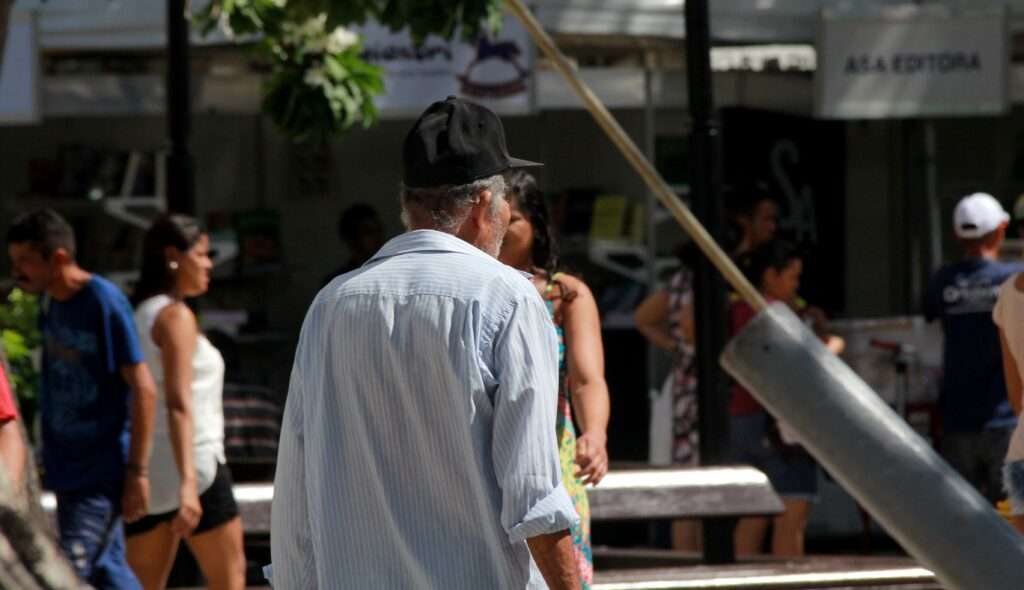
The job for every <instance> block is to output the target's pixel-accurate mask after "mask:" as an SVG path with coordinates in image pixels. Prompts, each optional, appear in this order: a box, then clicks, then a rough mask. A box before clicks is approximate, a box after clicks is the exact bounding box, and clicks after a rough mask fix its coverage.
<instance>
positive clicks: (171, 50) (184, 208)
mask: <svg viewBox="0 0 1024 590" xmlns="http://www.w3.org/2000/svg"><path fill="white" fill-rule="evenodd" d="M185 4H186V0H167V139H168V144H169V145H168V154H167V209H168V210H169V211H174V212H175V213H184V214H186V215H195V213H196V198H195V177H194V166H193V161H192V154H191V153H190V152H189V146H188V141H189V131H190V130H191V124H192V121H191V118H192V104H191V92H190V90H189V78H190V76H191V65H190V60H189V24H188V19H187V17H186V14H185Z"/></svg>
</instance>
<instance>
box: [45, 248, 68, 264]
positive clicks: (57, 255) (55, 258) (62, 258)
mask: <svg viewBox="0 0 1024 590" xmlns="http://www.w3.org/2000/svg"><path fill="white" fill-rule="evenodd" d="M50 262H52V263H54V264H56V265H59V266H64V265H66V264H71V263H72V262H74V259H73V258H72V257H71V254H70V253H69V252H68V251H67V249H66V248H57V249H56V250H54V251H53V254H50Z"/></svg>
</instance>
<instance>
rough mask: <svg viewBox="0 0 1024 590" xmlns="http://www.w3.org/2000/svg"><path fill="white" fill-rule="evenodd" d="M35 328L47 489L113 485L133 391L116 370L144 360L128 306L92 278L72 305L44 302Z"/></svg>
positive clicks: (122, 457)
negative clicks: (40, 356) (38, 335)
mask: <svg viewBox="0 0 1024 590" xmlns="http://www.w3.org/2000/svg"><path fill="white" fill-rule="evenodd" d="M39 324H40V330H41V331H42V336H43V367H42V378H41V387H40V400H39V401H40V419H41V422H42V442H43V466H44V467H45V469H46V473H45V478H44V482H45V484H46V486H47V487H48V488H50V489H52V490H54V491H78V490H88V489H94V488H96V487H99V486H102V485H109V484H110V482H114V481H119V480H120V479H122V478H123V477H124V464H125V461H126V460H127V454H128V443H129V438H130V424H129V422H130V416H131V414H130V406H131V389H130V388H129V386H128V384H127V383H126V382H125V380H124V378H123V377H122V376H121V373H120V370H121V368H123V367H125V366H129V365H135V364H138V363H141V362H142V360H143V357H142V350H141V348H140V347H139V340H138V337H137V335H136V334H135V323H134V320H133V318H132V308H131V305H130V304H129V303H128V299H127V298H126V297H125V296H124V294H123V293H122V292H121V291H120V290H119V289H118V288H117V287H116V286H114V284H113V283H111V282H110V281H108V280H106V279H104V278H103V277H100V276H97V275H93V276H92V278H91V279H90V280H89V281H88V282H87V283H86V284H85V286H84V287H82V289H81V290H80V291H79V292H78V293H76V294H75V295H74V296H73V297H72V298H71V299H68V300H67V301H57V300H55V299H53V298H47V299H46V300H45V301H44V302H43V306H42V311H41V312H40V317H39Z"/></svg>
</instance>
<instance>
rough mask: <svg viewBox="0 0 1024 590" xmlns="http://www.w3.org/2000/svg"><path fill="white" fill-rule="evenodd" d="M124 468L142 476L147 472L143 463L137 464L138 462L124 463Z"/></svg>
mask: <svg viewBox="0 0 1024 590" xmlns="http://www.w3.org/2000/svg"><path fill="white" fill-rule="evenodd" d="M124 469H125V471H128V472H130V473H134V474H135V475H140V476H143V477H145V476H146V475H148V474H149V469H148V468H147V467H146V466H145V465H139V464H138V463H125V466H124Z"/></svg>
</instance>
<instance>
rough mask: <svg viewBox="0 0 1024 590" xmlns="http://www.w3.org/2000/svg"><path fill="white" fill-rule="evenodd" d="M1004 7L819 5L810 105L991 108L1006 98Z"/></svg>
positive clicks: (884, 110) (838, 113) (890, 113)
mask: <svg viewBox="0 0 1024 590" xmlns="http://www.w3.org/2000/svg"><path fill="white" fill-rule="evenodd" d="M1008 38H1009V37H1008V29H1007V17H1006V12H1005V11H1004V10H998V11H986V12H964V13H957V14H956V15H950V14H940V13H936V12H935V11H927V10H918V9H909V10H903V11H899V12H895V11H891V12H885V13H878V14H875V15H872V16H846V15H843V16H839V15H836V14H833V13H829V12H825V13H823V16H822V21H821V26H820V27H819V30H818V72H817V75H816V84H817V88H816V111H817V114H818V116H819V117H823V118H833V119H884V118H902V117H929V116H956V115H998V114H1002V113H1005V112H1006V110H1007V108H1008V106H1009V92H1008V70H1009V58H1010V53H1009V52H1010V47H1009V42H1008Z"/></svg>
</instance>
